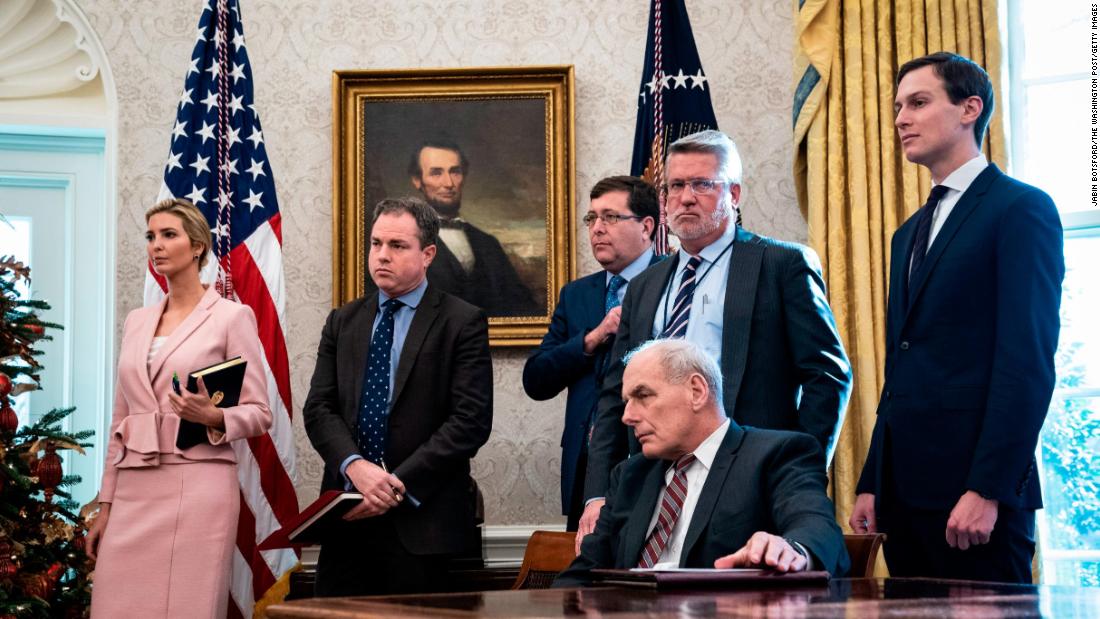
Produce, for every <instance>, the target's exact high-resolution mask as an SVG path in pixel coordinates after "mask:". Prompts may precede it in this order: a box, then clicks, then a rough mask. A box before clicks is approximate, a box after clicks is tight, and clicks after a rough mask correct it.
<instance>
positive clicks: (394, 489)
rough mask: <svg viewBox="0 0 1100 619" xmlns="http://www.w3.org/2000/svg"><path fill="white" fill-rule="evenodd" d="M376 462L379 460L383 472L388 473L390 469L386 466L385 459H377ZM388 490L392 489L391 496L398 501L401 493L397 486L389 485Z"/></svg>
mask: <svg viewBox="0 0 1100 619" xmlns="http://www.w3.org/2000/svg"><path fill="white" fill-rule="evenodd" d="M378 462H379V464H381V465H382V470H383V471H385V473H386V474H387V475H389V473H390V469H389V468H387V467H386V461H385V460H379V461H378ZM390 490H393V498H395V499H397V500H398V501H400V500H401V493H400V492H398V491H397V488H395V487H394V486H390Z"/></svg>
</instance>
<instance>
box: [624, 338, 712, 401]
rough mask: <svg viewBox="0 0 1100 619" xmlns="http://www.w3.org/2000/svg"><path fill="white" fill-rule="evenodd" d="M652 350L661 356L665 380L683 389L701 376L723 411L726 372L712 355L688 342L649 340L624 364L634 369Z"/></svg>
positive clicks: (659, 358) (633, 351)
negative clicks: (641, 356) (633, 363)
mask: <svg viewBox="0 0 1100 619" xmlns="http://www.w3.org/2000/svg"><path fill="white" fill-rule="evenodd" d="M651 350H652V351H653V354H654V355H657V360H658V362H660V364H661V369H662V370H664V374H665V376H664V378H665V380H667V381H668V382H670V383H672V384H674V385H682V384H684V383H686V382H687V380H688V378H690V377H691V375H692V374H699V375H700V376H702V377H703V380H704V381H705V382H706V383H707V389H708V390H709V391H710V398H711V401H712V402H714V403H715V404H717V405H718V406H719V408H721V406H722V369H721V368H719V367H718V362H717V361H715V360H714V357H712V356H711V355H710V353H708V352H707V351H705V350H703V348H702V347H701V346H699V345H698V344H695V343H694V342H689V341H688V340H649V341H648V342H645V343H643V344H641V345H640V346H638V347H637V348H635V349H634V350H632V351H630V352H629V353H627V354H626V357H624V358H623V364H624V365H630V362H631V360H633V359H634V357H636V356H637V355H638V354H640V353H643V352H647V351H651Z"/></svg>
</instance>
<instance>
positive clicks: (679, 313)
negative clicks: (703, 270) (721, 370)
mask: <svg viewBox="0 0 1100 619" xmlns="http://www.w3.org/2000/svg"><path fill="white" fill-rule="evenodd" d="M684 255H687V254H684ZM702 262H703V259H702V258H700V257H699V256H692V257H691V259H690V260H688V263H687V265H686V266H685V267H684V274H683V275H681V276H680V289H679V290H677V291H676V301H675V302H674V304H673V306H672V312H670V313H669V312H666V315H671V316H672V317H671V318H669V319H668V321H667V322H666V323H665V328H664V331H662V332H661V337H663V338H672V339H675V338H678V337H684V336H685V335H687V328H688V318H690V317H691V298H692V297H693V296H695V269H698V268H699V265H700V264H702Z"/></svg>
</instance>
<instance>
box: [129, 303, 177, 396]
mask: <svg viewBox="0 0 1100 619" xmlns="http://www.w3.org/2000/svg"><path fill="white" fill-rule="evenodd" d="M167 304H168V297H167V296H166V297H164V298H163V299H161V300H160V303H158V304H157V305H156V306H155V307H150V308H148V311H143V312H142V314H141V315H142V316H143V317H144V321H143V322H142V323H141V324H140V325H139V326H138V331H137V332H136V334H135V335H136V337H137V343H136V344H135V346H134V347H133V349H131V350H129V351H127V352H128V353H129V354H131V355H133V357H134V358H133V359H132V360H131V362H132V363H133V364H134V367H137V368H139V370H138V371H140V372H141V373H142V374H141V376H142V378H144V379H145V380H143V381H142V384H143V385H145V390H146V392H147V393H148V394H149V395H150V396H152V398H153V401H154V402H156V401H157V396H156V394H155V393H154V392H153V377H152V375H151V374H150V372H149V348H150V347H151V346H152V345H153V337H155V335H156V332H157V325H158V324H160V317H161V315H162V314H164V307H165V306H166V305H167ZM124 341H125V340H124Z"/></svg>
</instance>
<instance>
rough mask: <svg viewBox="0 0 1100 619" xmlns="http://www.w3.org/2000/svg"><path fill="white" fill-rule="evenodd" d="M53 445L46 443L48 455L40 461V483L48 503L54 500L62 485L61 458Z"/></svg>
mask: <svg viewBox="0 0 1100 619" xmlns="http://www.w3.org/2000/svg"><path fill="white" fill-rule="evenodd" d="M55 449H56V448H55V447H54V446H53V443H46V455H44V456H42V458H41V459H40V460H39V461H38V471H37V473H38V483H40V484H42V491H43V493H44V494H45V495H46V502H47V503H49V502H50V501H52V500H53V491H54V488H56V487H57V484H60V483H61V456H59V455H57V453H56V451H55Z"/></svg>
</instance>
